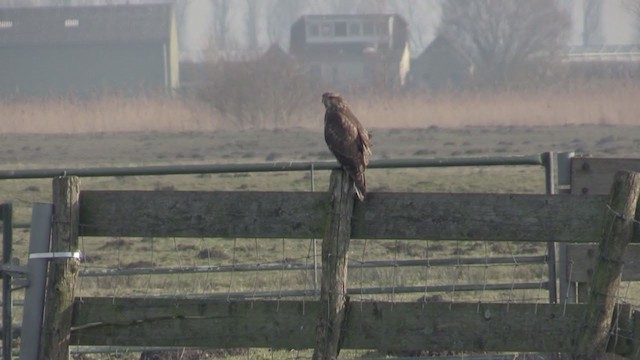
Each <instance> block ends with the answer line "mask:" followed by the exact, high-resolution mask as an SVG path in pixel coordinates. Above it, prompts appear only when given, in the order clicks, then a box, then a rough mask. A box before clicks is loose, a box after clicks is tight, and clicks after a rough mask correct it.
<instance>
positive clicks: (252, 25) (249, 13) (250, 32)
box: [245, 0, 260, 50]
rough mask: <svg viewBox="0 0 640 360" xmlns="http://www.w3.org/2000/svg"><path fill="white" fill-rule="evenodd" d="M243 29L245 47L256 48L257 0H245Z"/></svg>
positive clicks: (258, 6) (258, 13)
mask: <svg viewBox="0 0 640 360" xmlns="http://www.w3.org/2000/svg"><path fill="white" fill-rule="evenodd" d="M245 3H246V10H245V29H246V32H247V47H248V48H249V49H250V50H256V49H257V48H258V17H259V16H260V5H259V1H258V0H245Z"/></svg>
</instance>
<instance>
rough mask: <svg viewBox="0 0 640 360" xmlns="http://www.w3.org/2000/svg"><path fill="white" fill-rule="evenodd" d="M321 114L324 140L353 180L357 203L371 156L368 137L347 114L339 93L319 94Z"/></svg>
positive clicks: (362, 196) (352, 115)
mask: <svg viewBox="0 0 640 360" xmlns="http://www.w3.org/2000/svg"><path fill="white" fill-rule="evenodd" d="M322 103H323V104H324V107H325V109H326V112H325V114H324V140H325V141H326V142H327V145H328V146H329V150H331V152H332V153H333V155H335V157H336V159H338V162H339V163H340V165H342V168H343V169H344V170H345V171H346V172H347V173H348V174H349V176H350V177H351V179H353V185H354V188H355V190H356V195H357V196H358V199H359V200H360V201H362V200H364V197H365V195H366V194H367V184H366V181H365V177H364V170H365V168H366V167H367V165H368V164H369V155H371V137H370V135H369V132H368V131H367V130H365V128H364V127H363V126H362V124H360V121H358V118H357V117H356V116H355V115H354V114H353V112H351V110H350V109H349V106H348V105H347V103H346V102H345V101H344V99H342V97H341V96H340V94H337V93H333V92H327V93H324V94H322Z"/></svg>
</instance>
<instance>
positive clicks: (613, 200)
mask: <svg viewBox="0 0 640 360" xmlns="http://www.w3.org/2000/svg"><path fill="white" fill-rule="evenodd" d="M639 197H640V173H637V172H632V171H618V172H617V173H616V175H615V176H614V178H613V185H612V186H611V192H610V195H609V201H608V206H607V208H608V209H609V210H610V211H608V212H607V214H606V216H605V217H604V218H605V220H604V224H603V227H602V233H603V235H602V240H601V241H600V244H599V246H598V248H599V249H600V255H599V256H598V260H597V263H596V267H595V269H594V270H593V276H592V278H591V286H590V291H589V296H588V301H587V308H586V311H585V316H584V321H583V322H582V325H581V327H580V329H579V332H578V336H577V338H576V339H577V341H576V349H575V352H574V358H575V359H580V360H591V359H601V358H602V357H603V356H604V353H605V352H606V349H607V344H608V342H609V338H610V334H609V333H610V331H611V324H612V321H613V318H612V317H613V312H614V306H615V305H616V302H617V295H618V288H619V286H620V278H621V277H622V266H623V264H624V263H623V255H624V253H625V250H626V248H627V245H628V244H629V242H630V241H631V237H632V235H633V224H634V221H635V218H636V208H637V204H638V198H639Z"/></svg>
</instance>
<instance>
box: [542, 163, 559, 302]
mask: <svg viewBox="0 0 640 360" xmlns="http://www.w3.org/2000/svg"><path fill="white" fill-rule="evenodd" d="M543 163H544V178H545V190H546V193H547V195H555V194H556V193H557V191H556V181H555V178H556V173H557V171H558V165H557V164H558V162H557V161H556V154H555V153H554V152H553V151H549V152H546V153H544V154H543ZM547 254H548V259H547V271H548V274H549V276H548V277H549V286H548V288H549V303H550V304H555V303H557V302H558V291H557V286H556V278H557V277H556V243H555V242H554V241H550V242H548V243H547Z"/></svg>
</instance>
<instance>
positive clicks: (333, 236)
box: [312, 169, 355, 360]
mask: <svg viewBox="0 0 640 360" xmlns="http://www.w3.org/2000/svg"><path fill="white" fill-rule="evenodd" d="M352 182H353V181H352V180H351V177H350V176H349V174H348V173H347V172H346V171H344V170H342V169H338V170H333V171H332V172H331V181H330V183H331V185H330V191H331V222H330V223H329V226H328V227H327V231H326V233H325V236H324V239H323V240H322V279H321V284H322V287H321V290H320V303H321V304H322V306H321V308H320V309H319V310H318V323H317V325H316V341H315V347H314V349H313V357H312V358H313V360H332V359H337V358H338V355H339V354H340V347H341V345H342V340H343V338H344V331H343V327H344V326H345V320H346V317H347V313H348V312H349V296H348V295H347V264H348V263H349V257H348V255H349V243H350V241H351V216H352V214H353V203H354V196H355V189H354V186H352V185H351V183H352Z"/></svg>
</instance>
